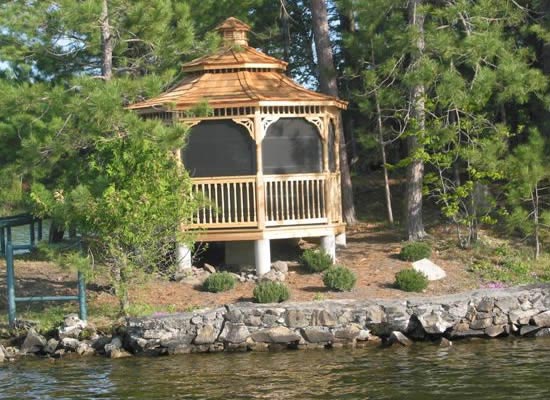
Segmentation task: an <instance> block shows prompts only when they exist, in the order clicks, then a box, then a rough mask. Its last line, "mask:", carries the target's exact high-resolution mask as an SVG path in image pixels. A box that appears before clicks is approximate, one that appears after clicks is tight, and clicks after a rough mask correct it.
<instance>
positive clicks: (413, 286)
mask: <svg viewBox="0 0 550 400" xmlns="http://www.w3.org/2000/svg"><path fill="white" fill-rule="evenodd" d="M395 287H396V288H398V289H401V290H404V291H405V292H421V291H423V290H424V289H426V288H427V287H428V277H427V276H426V275H424V274H423V273H422V272H420V271H416V270H414V269H403V270H401V271H399V272H398V273H397V274H395Z"/></svg>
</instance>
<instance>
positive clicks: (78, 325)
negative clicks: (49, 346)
mask: <svg viewBox="0 0 550 400" xmlns="http://www.w3.org/2000/svg"><path fill="white" fill-rule="evenodd" d="M87 326H88V324H87V323H86V321H82V320H81V319H80V318H78V315H77V314H69V315H67V316H65V319H64V320H63V325H62V326H61V327H60V328H59V329H58V330H57V336H58V337H59V339H64V338H66V337H67V338H74V339H78V336H79V335H80V333H81V332H82V330H83V329H85V328H86V327H87Z"/></svg>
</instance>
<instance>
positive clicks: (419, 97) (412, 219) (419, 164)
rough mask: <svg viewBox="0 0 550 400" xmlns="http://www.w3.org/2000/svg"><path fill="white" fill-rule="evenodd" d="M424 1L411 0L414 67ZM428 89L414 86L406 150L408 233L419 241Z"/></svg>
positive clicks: (420, 50)
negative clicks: (412, 129)
mask: <svg viewBox="0 0 550 400" xmlns="http://www.w3.org/2000/svg"><path fill="white" fill-rule="evenodd" d="M420 5H422V0H410V2H409V10H408V12H409V24H410V25H411V27H412V28H414V29H415V30H416V33H417V35H418V37H417V39H416V42H415V45H414V47H415V48H414V50H413V51H412V52H411V53H412V57H411V58H412V68H415V67H416V63H417V62H418V60H419V58H420V57H421V55H422V53H423V52H424V47H425V43H424V14H422V13H420V12H419V11H418V6H420ZM424 96H425V88H424V85H423V84H422V83H417V84H415V85H414V87H413V88H412V89H411V110H412V111H411V114H412V115H411V117H412V118H411V119H412V120H413V121H415V122H416V132H415V133H414V134H413V135H411V136H409V137H408V138H407V149H408V154H409V157H410V158H411V160H410V164H409V166H408V168H407V233H408V237H409V240H419V239H422V238H424V237H425V236H426V232H425V231H424V224H423V221H422V185H423V180H424V162H423V161H422V159H421V158H419V157H418V154H417V153H418V151H419V150H421V149H422V145H421V144H420V142H419V140H418V135H423V134H424V131H425V129H426V109H425V100H424Z"/></svg>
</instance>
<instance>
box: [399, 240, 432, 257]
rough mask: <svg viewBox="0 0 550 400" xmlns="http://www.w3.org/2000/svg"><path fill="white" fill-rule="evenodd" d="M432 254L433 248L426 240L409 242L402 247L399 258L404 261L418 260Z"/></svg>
mask: <svg viewBox="0 0 550 400" xmlns="http://www.w3.org/2000/svg"><path fill="white" fill-rule="evenodd" d="M431 255H432V248H431V247H430V245H429V244H428V243H425V242H412V243H407V244H406V245H404V246H403V248H402V249H401V253H399V258H401V259H402V260H403V261H418V260H422V259H423V258H428V257H430V256H431Z"/></svg>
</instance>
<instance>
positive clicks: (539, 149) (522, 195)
mask: <svg viewBox="0 0 550 400" xmlns="http://www.w3.org/2000/svg"><path fill="white" fill-rule="evenodd" d="M506 161H507V162H506V172H507V178H508V179H509V182H508V184H507V185H506V200H507V204H508V210H509V212H508V214H507V222H508V226H509V227H510V228H511V229H512V230H517V231H519V232H521V233H522V234H523V235H524V236H525V237H527V238H531V239H533V242H534V247H535V258H538V257H539V256H540V254H541V251H542V247H543V242H544V241H547V240H548V238H550V168H549V165H550V157H549V156H548V145H547V144H546V143H545V141H544V139H543V137H542V136H541V135H540V133H539V132H538V131H537V130H533V131H531V133H530V135H529V140H528V141H527V142H526V143H524V144H521V145H519V146H518V147H516V148H515V149H514V151H513V153H512V154H511V155H510V156H509V157H508V158H507V160H506Z"/></svg>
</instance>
